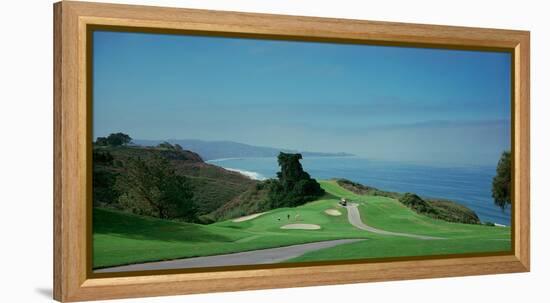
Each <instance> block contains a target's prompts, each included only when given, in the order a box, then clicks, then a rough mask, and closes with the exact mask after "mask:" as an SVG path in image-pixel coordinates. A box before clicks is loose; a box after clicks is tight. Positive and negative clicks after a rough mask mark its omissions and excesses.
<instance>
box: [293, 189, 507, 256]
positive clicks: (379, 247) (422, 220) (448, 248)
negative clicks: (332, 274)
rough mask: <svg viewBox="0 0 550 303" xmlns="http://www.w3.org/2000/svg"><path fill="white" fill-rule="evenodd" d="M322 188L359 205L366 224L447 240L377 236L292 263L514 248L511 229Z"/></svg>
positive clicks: (317, 252) (374, 197) (493, 250)
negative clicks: (423, 212)
mask: <svg viewBox="0 0 550 303" xmlns="http://www.w3.org/2000/svg"><path fill="white" fill-rule="evenodd" d="M322 186H323V188H324V189H325V190H326V191H327V192H329V193H331V194H333V195H337V196H341V197H345V198H348V199H351V200H352V201H353V202H355V203H358V204H359V210H360V213H361V218H362V220H363V222H365V223H366V224H368V225H371V226H374V227H378V228H381V229H384V230H388V231H395V232H406V233H414V234H419V235H429V236H438V237H443V238H445V240H430V241H426V240H419V239H411V238H402V237H388V236H380V235H375V236H371V237H370V239H369V240H368V241H363V242H357V243H351V244H344V245H339V246H337V247H333V248H328V249H324V250H320V251H315V252H310V253H307V254H305V255H303V256H301V257H298V258H295V259H292V260H289V262H304V261H316V260H335V259H358V258H381V257H400V256H420V255H441V254H459V253H474V252H496V251H507V250H510V249H511V242H510V228H496V227H487V226H483V225H472V224H459V223H449V222H446V221H441V220H435V219H432V218H429V217H426V216H422V215H419V214H417V213H415V212H413V211H412V210H410V209H408V208H407V207H406V206H404V205H402V204H401V203H399V202H398V201H396V200H394V199H391V198H386V197H379V196H360V195H357V194H354V193H351V192H349V191H347V190H345V189H343V188H342V187H340V186H338V185H337V184H336V183H335V182H333V181H323V182H322Z"/></svg>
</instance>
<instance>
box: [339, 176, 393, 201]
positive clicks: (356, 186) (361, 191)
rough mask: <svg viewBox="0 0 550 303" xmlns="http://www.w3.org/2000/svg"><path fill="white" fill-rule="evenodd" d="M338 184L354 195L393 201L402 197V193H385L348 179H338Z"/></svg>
mask: <svg viewBox="0 0 550 303" xmlns="http://www.w3.org/2000/svg"><path fill="white" fill-rule="evenodd" d="M336 183H338V185H340V186H342V187H343V188H345V189H347V190H349V191H351V192H353V193H356V194H358V195H372V196H382V197H388V198H393V199H399V198H400V197H401V196H402V195H401V194H400V193H396V192H390V191H383V190H380V189H377V188H375V187H371V186H366V185H363V184H360V183H357V182H353V181H350V180H347V179H338V180H336Z"/></svg>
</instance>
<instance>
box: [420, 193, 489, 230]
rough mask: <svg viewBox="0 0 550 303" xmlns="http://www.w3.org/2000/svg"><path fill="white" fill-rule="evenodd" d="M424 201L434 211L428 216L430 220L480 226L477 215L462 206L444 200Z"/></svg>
mask: <svg viewBox="0 0 550 303" xmlns="http://www.w3.org/2000/svg"><path fill="white" fill-rule="evenodd" d="M425 201H426V202H427V203H428V204H430V205H431V206H432V207H433V208H434V209H435V210H436V212H435V213H434V214H432V215H429V216H430V217H432V218H435V219H440V220H445V221H447V222H456V223H466V224H481V221H480V220H479V217H478V216H477V214H476V213H475V212H474V211H473V210H471V209H469V208H467V207H465V206H463V205H460V204H457V203H455V202H452V201H445V200H433V199H426V200H425Z"/></svg>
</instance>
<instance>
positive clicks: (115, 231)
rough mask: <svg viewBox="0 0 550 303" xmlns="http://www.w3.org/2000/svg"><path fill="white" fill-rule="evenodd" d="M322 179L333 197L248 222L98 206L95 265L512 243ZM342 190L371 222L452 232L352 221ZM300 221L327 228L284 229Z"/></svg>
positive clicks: (392, 252)
mask: <svg viewBox="0 0 550 303" xmlns="http://www.w3.org/2000/svg"><path fill="white" fill-rule="evenodd" d="M320 183H321V185H322V187H323V189H325V191H326V192H327V193H328V194H330V195H327V197H326V198H324V199H322V200H318V201H314V202H311V203H307V204H305V205H302V206H299V207H296V208H279V209H275V210H271V211H269V212H267V213H265V214H263V215H261V216H259V217H257V218H254V219H252V220H248V221H243V222H233V221H231V220H228V221H223V222H218V223H215V224H211V225H199V224H190V223H180V222H174V221H166V220H160V219H153V218H146V217H140V216H136V215H131V214H127V213H121V212H117V211H112V210H105V209H95V210H94V218H93V222H94V230H93V231H94V235H93V251H94V255H93V261H94V264H93V266H94V268H101V267H109V266H115V265H123V264H131V263H141V262H148V261H159V260H169V259H177V258H187V257H194V256H207V255H216V254H224V253H232V252H241V251H248V250H255V249H261V248H272V247H279V246H286V245H292V244H300V243H308V242H316V241H323V240H335V239H350V238H366V239H368V240H366V241H361V242H356V243H351V244H343V245H339V246H336V247H332V248H327V249H322V250H318V251H314V252H310V253H306V254H305V255H303V256H301V257H298V258H295V259H292V260H289V261H290V262H293V261H300V262H301V261H322V260H338V259H361V258H380V257H397V256H420V255H441V254H456V253H469V252H472V253H473V252H497V251H508V250H510V249H511V242H510V228H502V227H489V226H483V225H469V224H458V223H449V222H445V221H441V220H435V219H431V218H428V217H425V216H422V215H418V214H416V213H415V212H413V211H411V210H410V209H408V208H407V207H405V206H403V205H402V204H401V203H400V202H398V201H397V200H395V199H391V198H386V197H381V196H362V195H356V194H354V193H352V192H350V191H348V190H346V189H344V188H342V187H340V186H339V185H338V184H336V182H333V181H321V182H320ZM331 195H332V196H331ZM334 197H338V198H340V197H345V198H347V199H350V200H351V201H352V202H353V203H358V204H359V206H358V209H359V211H360V214H361V219H362V221H363V222H364V223H365V224H367V225H370V226H373V227H376V228H378V229H382V230H387V231H393V232H401V233H411V234H417V235H427V236H437V237H441V238H445V239H442V240H421V239H411V238H406V237H399V236H387V235H380V234H375V233H371V232H368V231H364V230H360V229H358V228H356V227H354V226H353V225H351V224H350V223H349V222H348V219H347V212H346V209H345V208H343V207H339V206H338V198H334ZM327 209H337V210H338V211H340V212H341V215H340V216H331V215H328V214H326V213H325V210H327ZM289 218H290V219H289ZM292 223H301V224H316V225H319V226H320V227H321V228H320V229H319V230H286V229H281V226H283V225H286V224H292Z"/></svg>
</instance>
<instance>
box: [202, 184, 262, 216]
mask: <svg viewBox="0 0 550 303" xmlns="http://www.w3.org/2000/svg"><path fill="white" fill-rule="evenodd" d="M265 182H267V181H264V182H259V183H257V185H256V186H254V187H251V188H249V189H248V190H247V191H245V192H244V193H242V194H240V195H238V196H237V197H235V198H234V199H233V200H231V201H230V202H229V203H227V204H225V205H223V206H222V207H220V208H219V209H217V210H216V211H215V212H213V213H211V214H210V215H211V216H212V218H214V219H215V220H216V221H221V220H226V219H231V218H236V217H241V216H246V215H250V214H254V213H259V212H264V211H267V210H270V209H271V208H270V205H269V203H268V197H267V194H268V187H267V186H266V185H265V184H266V183H265Z"/></svg>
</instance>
